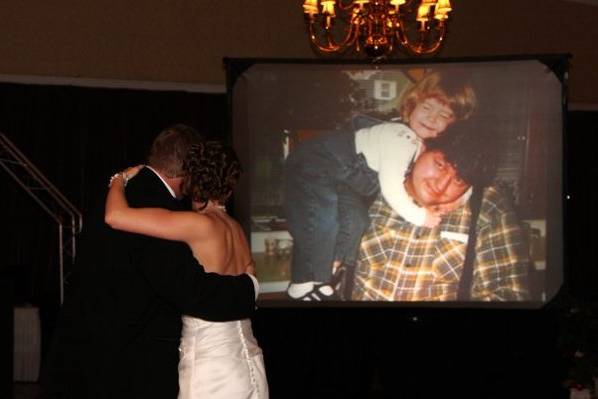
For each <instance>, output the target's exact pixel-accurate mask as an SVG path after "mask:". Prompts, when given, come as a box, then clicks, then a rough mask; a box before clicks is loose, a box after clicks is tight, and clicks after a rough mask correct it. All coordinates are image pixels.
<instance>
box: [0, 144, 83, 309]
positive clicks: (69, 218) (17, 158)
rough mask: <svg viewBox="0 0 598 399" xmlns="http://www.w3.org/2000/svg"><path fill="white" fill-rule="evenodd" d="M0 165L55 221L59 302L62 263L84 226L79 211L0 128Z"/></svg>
mask: <svg viewBox="0 0 598 399" xmlns="http://www.w3.org/2000/svg"><path fill="white" fill-rule="evenodd" d="M0 166H2V168H3V169H4V170H5V171H6V172H7V173H8V174H9V175H10V176H11V177H12V178H13V179H14V181H16V182H17V183H18V184H19V185H20V186H21V187H22V188H23V189H24V190H25V191H26V192H27V193H28V194H29V195H30V196H31V197H32V198H33V199H34V200H35V202H37V204H38V205H39V206H41V208H42V209H43V210H44V211H46V213H47V214H48V215H49V216H50V217H51V218H52V219H54V221H55V222H56V224H57V225H58V246H59V248H58V255H59V274H60V276H59V279H60V303H61V304H62V303H63V301H64V285H65V276H66V274H65V266H67V265H68V266H72V265H73V263H74V262H75V256H76V248H77V246H76V236H77V234H79V233H80V232H81V229H82V228H83V217H82V215H81V212H80V211H79V210H78V209H77V208H76V207H75V206H74V205H73V204H72V203H71V202H70V201H69V200H68V199H67V198H66V197H65V196H64V195H63V194H62V193H61V192H60V190H58V189H57V188H56V187H55V186H54V185H53V184H52V183H51V182H50V181H49V180H48V179H47V178H46V177H45V176H44V175H43V173H42V172H40V171H39V169H38V168H37V167H35V165H33V163H32V162H31V161H29V159H27V157H26V156H25V155H24V154H23V153H22V152H21V151H20V150H19V149H18V148H17V147H16V146H15V145H14V144H13V143H12V142H11V141H10V140H9V139H8V137H6V136H5V135H4V134H3V133H2V132H0Z"/></svg>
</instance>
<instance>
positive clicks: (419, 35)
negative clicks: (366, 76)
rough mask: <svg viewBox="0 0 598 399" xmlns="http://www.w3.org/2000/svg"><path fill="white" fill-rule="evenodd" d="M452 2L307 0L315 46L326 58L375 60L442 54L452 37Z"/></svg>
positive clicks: (305, 8)
mask: <svg viewBox="0 0 598 399" xmlns="http://www.w3.org/2000/svg"><path fill="white" fill-rule="evenodd" d="M451 10H452V8H451V3H450V1H449V0H421V1H417V0H349V1H346V0H304V3H303V12H304V14H305V19H306V22H307V25H308V30H309V38H310V40H311V43H312V45H313V46H314V47H315V48H316V49H317V50H318V51H320V52H322V53H345V52H347V51H348V50H351V49H352V50H353V51H355V52H357V53H362V51H364V52H365V54H366V55H368V56H370V57H379V56H383V55H388V54H391V53H392V52H393V51H395V50H396V49H400V50H403V51H405V50H406V51H407V52H408V53H410V54H414V55H424V54H431V53H434V52H435V51H437V50H438V49H439V48H440V45H441V44H442V41H443V39H444V37H445V35H446V25H447V19H448V13H449V12H450V11H451Z"/></svg>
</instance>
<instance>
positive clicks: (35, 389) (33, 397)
mask: <svg viewBox="0 0 598 399" xmlns="http://www.w3.org/2000/svg"><path fill="white" fill-rule="evenodd" d="M39 394H40V388H39V385H38V384H36V383H33V382H18V383H15V384H14V385H13V399H37V398H38V397H39Z"/></svg>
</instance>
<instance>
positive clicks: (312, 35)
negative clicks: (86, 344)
mask: <svg viewBox="0 0 598 399" xmlns="http://www.w3.org/2000/svg"><path fill="white" fill-rule="evenodd" d="M309 39H310V41H311V44H312V45H313V46H315V47H316V48H317V49H318V50H319V51H321V52H323V53H336V52H338V51H339V50H340V46H337V45H334V44H331V43H330V41H329V42H328V47H327V46H323V45H321V44H320V43H319V42H318V38H317V36H316V32H315V29H314V21H310V23H309Z"/></svg>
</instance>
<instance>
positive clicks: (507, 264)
mask: <svg viewBox="0 0 598 399" xmlns="http://www.w3.org/2000/svg"><path fill="white" fill-rule="evenodd" d="M369 213H370V220H371V222H370V226H369V227H368V229H367V231H366V232H365V234H364V236H363V238H362V240H361V246H360V250H359V257H358V262H357V269H356V274H355V285H354V288H353V293H352V299H353V300H359V301H367V300H372V301H455V300H456V299H457V291H458V286H459V280H460V278H461V273H462V270H463V262H464V259H465V251H466V246H467V240H468V230H469V223H470V219H471V211H470V209H469V205H468V204H466V205H464V206H462V207H460V208H458V209H456V210H454V211H452V212H450V213H448V214H446V215H444V216H443V218H442V221H441V223H440V224H439V225H438V226H437V227H436V228H433V229H430V228H426V227H419V226H415V225H413V224H410V223H408V222H406V221H405V220H404V219H403V218H402V217H401V216H399V215H398V214H397V213H396V212H394V211H393V210H392V208H391V207H390V206H389V205H388V204H387V203H386V201H385V200H384V199H383V198H382V196H379V197H378V199H377V200H376V201H375V202H374V203H373V204H372V206H371V207H370V210H369ZM476 229H477V241H476V258H475V261H474V269H473V281H472V288H471V299H472V300H477V301H523V300H528V299H529V292H528V284H527V270H528V266H529V256H528V250H527V246H526V245H525V243H524V242H525V241H524V238H523V234H522V230H521V228H520V226H519V223H518V220H517V218H516V216H515V214H514V212H512V211H511V210H510V207H509V205H508V203H507V201H506V200H505V199H504V198H503V197H502V196H501V195H500V194H499V193H498V192H497V191H496V189H494V188H492V187H490V188H487V189H486V190H485V192H484V197H483V200H482V205H481V209H480V215H479V218H478V223H477V228H476Z"/></svg>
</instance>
